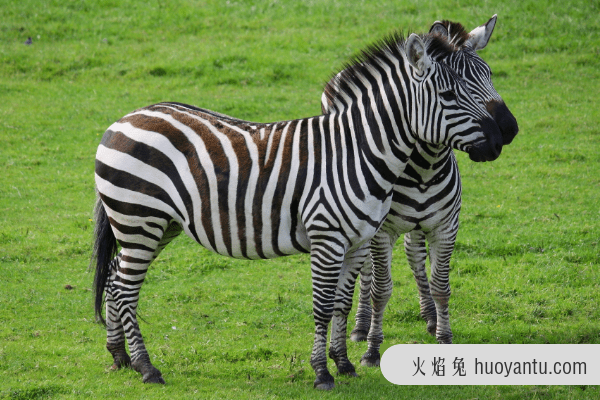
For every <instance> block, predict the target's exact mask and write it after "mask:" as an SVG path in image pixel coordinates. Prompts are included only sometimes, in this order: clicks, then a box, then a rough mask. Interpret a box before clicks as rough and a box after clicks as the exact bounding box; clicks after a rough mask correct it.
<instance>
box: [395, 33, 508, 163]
mask: <svg viewBox="0 0 600 400" xmlns="http://www.w3.org/2000/svg"><path fill="white" fill-rule="evenodd" d="M404 50H405V53H406V59H405V60H406V62H407V63H408V64H410V68H408V72H409V73H410V74H411V78H412V79H411V88H412V90H411V91H412V100H413V101H414V102H415V104H413V105H412V107H411V110H409V115H410V116H411V123H410V125H411V128H412V132H413V135H414V136H415V137H416V139H418V140H423V141H424V142H426V143H430V144H433V145H446V146H449V147H452V148H454V149H457V150H461V151H464V152H466V153H468V154H469V158H470V159H471V160H473V161H477V162H480V161H493V160H495V159H496V158H498V156H499V155H500V153H501V152H502V145H503V140H502V134H501V132H500V129H499V127H498V125H497V124H496V122H495V121H494V120H493V119H492V117H491V115H490V114H489V112H488V111H487V110H486V109H485V108H484V107H483V106H482V105H481V104H480V103H479V102H478V101H477V100H476V99H475V98H474V97H473V96H472V95H471V92H470V91H469V89H468V87H467V86H466V84H465V82H464V80H463V79H462V78H461V77H460V76H459V75H458V74H457V73H456V72H455V71H454V70H453V69H452V68H450V66H448V65H447V64H445V63H443V62H441V61H442V60H443V59H445V58H447V57H449V56H450V55H451V54H452V53H453V52H455V51H456V50H454V49H452V50H449V43H448V42H447V41H445V40H440V39H439V37H438V36H437V35H433V36H432V35H425V36H419V35H416V34H414V33H413V34H412V35H411V36H410V37H409V38H408V40H407V41H406V43H405V45H404Z"/></svg>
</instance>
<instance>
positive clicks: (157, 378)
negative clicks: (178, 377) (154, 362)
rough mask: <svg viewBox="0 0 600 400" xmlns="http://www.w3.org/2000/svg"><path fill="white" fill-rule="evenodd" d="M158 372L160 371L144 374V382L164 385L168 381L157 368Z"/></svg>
mask: <svg viewBox="0 0 600 400" xmlns="http://www.w3.org/2000/svg"><path fill="white" fill-rule="evenodd" d="M156 372H158V374H148V375H144V377H143V381H144V383H160V384H161V385H164V384H165V383H166V382H165V380H164V379H163V377H162V375H161V373H160V371H159V370H156Z"/></svg>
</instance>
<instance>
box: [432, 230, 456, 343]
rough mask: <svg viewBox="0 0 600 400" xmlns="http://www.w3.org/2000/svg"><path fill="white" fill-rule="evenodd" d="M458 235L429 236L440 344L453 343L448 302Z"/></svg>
mask: <svg viewBox="0 0 600 400" xmlns="http://www.w3.org/2000/svg"><path fill="white" fill-rule="evenodd" d="M455 240H456V233H450V234H439V233H438V234H436V233H434V232H432V233H431V234H430V235H428V238H427V241H428V242H429V259H430V261H431V284H430V285H431V296H432V297H433V301H434V302H435V308H436V310H437V329H436V334H435V336H436V338H437V340H438V342H439V343H448V344H449V343H452V330H451V329H450V315H449V313H448V301H449V300H450V258H451V257H452V251H453V250H454V242H455Z"/></svg>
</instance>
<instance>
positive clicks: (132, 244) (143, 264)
mask: <svg viewBox="0 0 600 400" xmlns="http://www.w3.org/2000/svg"><path fill="white" fill-rule="evenodd" d="M156 226H157V224H152V228H153V229H152V233H149V232H147V231H146V233H147V235H146V238H148V236H149V235H152V239H153V240H149V239H148V240H145V244H144V245H142V244H139V243H136V241H137V242H139V235H140V234H141V233H142V231H143V230H142V228H136V229H135V232H136V237H128V236H129V235H131V236H133V235H132V234H122V235H121V236H123V237H124V238H123V239H121V245H122V246H123V248H122V250H121V259H120V263H119V265H118V267H117V273H116V276H115V279H114V280H113V281H112V282H111V285H110V288H109V289H107V291H110V293H111V296H112V297H113V299H114V300H115V304H116V310H117V313H118V315H119V316H120V319H121V324H122V326H123V327H124V328H125V329H124V331H125V336H126V338H127V343H128V345H129V350H130V352H131V368H133V369H134V370H135V371H137V372H139V373H140V374H142V379H143V382H144V383H161V384H164V383H165V381H164V379H163V377H162V374H161V372H160V371H159V370H158V369H157V368H156V367H154V366H153V365H152V362H151V361H150V356H149V354H148V351H147V350H146V346H145V345H144V340H143V338H142V334H141V331H140V327H139V324H138V321H137V318H136V313H137V305H138V300H139V293H140V289H141V287H142V284H143V282H144V278H145V276H146V272H147V270H148V267H149V266H150V264H151V263H152V261H153V260H154V259H155V258H156V257H157V256H158V254H159V253H160V252H161V251H162V250H163V249H164V248H165V246H166V245H167V244H169V242H171V240H173V239H174V238H175V237H176V236H177V235H179V233H180V232H181V227H180V226H179V225H177V224H175V223H173V224H171V225H170V226H169V229H167V230H166V231H164V233H163V231H162V229H160V228H156ZM159 229H160V236H159V235H156V234H157V233H159V232H156V231H157V230H159ZM133 231H134V230H133V229H132V232H133ZM128 239H129V240H128ZM136 239H137V240H136Z"/></svg>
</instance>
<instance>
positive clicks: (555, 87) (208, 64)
mask: <svg viewBox="0 0 600 400" xmlns="http://www.w3.org/2000/svg"><path fill="white" fill-rule="evenodd" d="M568 3H569V4H568V7H565V2H559V1H549V2H544V3H543V4H542V3H541V2H536V1H532V0H530V1H518V2H517V1H510V2H503V3H502V4H488V3H485V2H463V1H435V0H432V1H429V2H417V1H406V0H404V1H393V2H392V1H389V2H388V1H378V2H360V3H356V4H352V6H349V5H348V3H347V2H341V1H340V2H336V1H328V2H325V1H314V2H303V3H297V2H292V1H285V0H280V1H268V2H267V1H241V2H234V1H231V2H229V3H227V2H216V1H209V2H202V3H199V2H192V1H183V0H181V1H171V2H162V1H149V2H138V1H121V2H116V1H110V0H107V1H97V2H86V1H68V2H64V1H62V2H58V1H45V2H40V1H33V0H23V1H20V2H10V3H8V2H3V3H2V6H1V7H0V66H1V67H0V273H1V276H2V289H1V290H0V310H1V311H0V380H1V382H2V384H0V398H14V399H34V398H35V399H39V398H109V397H111V398H112V397H130V398H186V399H187V398H322V397H328V398H364V397H366V396H369V397H371V398H391V397H401V398H459V399H462V398H486V399H487V398H490V399H500V398H501V399H521V398H544V399H564V398H573V399H575V398H576V399H580V398H581V399H585V398H597V397H598V396H599V388H598V387H597V386H581V387H580V386H542V387H540V386H514V387H511V386H465V387H439V386H430V387H420V386H408V387H400V386H394V385H392V384H390V383H388V382H387V381H386V380H385V379H384V378H383V377H382V375H381V373H380V371H379V369H367V368H363V367H360V366H358V373H359V378H354V379H350V378H343V377H338V378H336V382H337V385H336V389H335V390H334V391H333V392H331V393H319V392H316V391H314V390H313V389H312V382H313V379H314V374H313V372H312V369H311V368H310V366H309V365H308V359H309V357H310V351H311V346H312V340H313V322H312V315H311V300H310V299H311V290H310V272H309V268H308V263H309V260H308V257H307V256H305V255H300V256H295V257H288V258H283V259H278V260H271V261H256V262H243V261H236V260H231V259H227V258H223V257H220V256H216V255H214V254H212V253H209V252H208V251H206V250H204V249H201V248H199V247H198V246H197V245H195V244H194V243H193V242H192V241H191V240H189V239H188V238H185V237H180V238H178V239H177V240H176V241H174V242H173V243H172V244H171V245H170V246H169V248H168V249H167V250H166V251H165V252H163V254H161V257H160V258H159V259H158V260H157V262H156V263H155V264H154V265H153V266H152V269H151V272H150V273H149V275H148V278H147V282H146V284H145V285H144V288H143V290H142V296H141V304H140V314H141V317H142V318H143V320H144V321H145V323H144V322H142V326H141V327H142V331H143V333H144V337H145V339H146V342H147V345H148V348H149V351H150V354H151V355H152V357H153V362H155V364H156V365H157V367H158V368H160V369H161V370H162V372H163V375H164V376H165V379H166V380H167V383H168V384H167V385H166V386H164V387H163V386H160V387H159V386H154V385H150V386H148V385H143V384H142V383H141V379H140V376H139V375H138V374H137V373H135V372H133V371H131V370H123V371H119V372H109V371H108V369H107V365H108V364H109V363H110V356H109V354H108V352H107V351H106V350H105V348H104V345H105V334H104V331H103V329H102V328H101V327H99V326H98V325H97V324H96V323H94V322H93V311H92V300H91V292H90V288H91V281H92V275H91V273H90V272H89V271H88V270H87V265H88V257H89V254H90V250H91V241H92V237H91V235H92V230H93V226H92V222H91V221H90V218H91V217H92V208H93V202H94V196H95V194H94V183H93V166H94V155H95V151H96V147H97V145H98V143H99V140H100V137H101V135H102V133H103V132H104V130H105V129H106V128H107V127H108V126H109V125H110V124H111V123H112V122H114V121H115V120H116V119H118V118H120V117H121V116H123V115H124V114H125V113H127V112H129V111H131V110H134V109H136V108H139V107H141V106H145V105H148V104H151V103H154V102H159V101H165V100H172V101H180V102H186V103H190V104H194V105H197V106H201V107H206V108H210V109H214V110H216V111H220V112H224V113H227V114H230V115H234V116H236V117H240V118H245V119H250V120H256V121H274V120H281V119H291V118H298V117H304V116H309V115H315V114H317V113H318V111H319V109H320V106H319V102H320V94H321V90H322V86H323V84H324V83H325V82H326V81H327V80H328V79H329V77H330V76H331V74H332V73H334V72H335V71H336V69H338V68H340V67H341V66H342V65H343V62H344V60H346V59H347V58H348V57H349V56H351V55H352V54H354V53H356V52H357V51H358V50H359V49H360V48H362V47H364V46H365V45H366V44H368V43H371V42H372V41H374V40H377V39H378V38H381V37H382V36H383V35H385V34H386V33H389V32H391V31H392V30H393V29H397V28H403V29H404V30H405V31H409V29H410V30H413V31H425V30H427V29H428V28H429V26H430V25H431V23H432V22H433V21H435V20H438V19H451V20H454V21H460V22H462V23H463V24H464V25H465V26H467V27H468V28H469V29H471V28H473V27H475V26H477V25H480V24H482V23H483V22H485V21H487V19H488V18H489V17H491V15H493V14H495V13H498V15H499V17H498V25H497V27H496V30H495V32H494V35H493V37H492V40H491V43H490V44H489V45H488V48H486V49H485V50H484V51H482V52H481V54H482V56H483V57H484V59H485V60H486V61H488V63H489V65H490V66H491V68H492V70H493V72H494V84H495V86H496V88H497V90H498V92H499V93H500V94H501V95H502V96H503V98H504V99H505V101H506V102H507V104H508V106H509V107H510V109H511V111H512V112H513V113H514V115H515V116H516V117H517V120H518V121H519V126H520V128H521V130H520V133H519V135H518V136H517V138H516V139H515V141H514V143H513V144H511V145H510V146H508V147H506V148H505V149H504V151H503V154H502V156H501V157H500V158H499V159H498V160H497V161H495V162H493V163H485V164H475V163H471V162H469V160H468V159H467V158H466V157H465V156H464V155H463V154H459V155H458V158H459V163H460V168H461V173H462V179H463V185H464V190H463V211H462V213H461V230H460V233H459V237H458V243H457V248H456V252H455V255H454V257H453V260H452V264H451V266H452V272H451V285H452V289H453V296H452V299H451V318H452V319H451V322H452V326H453V331H454V339H455V342H456V343H596V344H597V343H600V324H599V323H598V321H599V317H600V311H599V309H598V306H597V305H598V304H600V291H599V290H598V289H599V288H598V285H599V283H598V282H600V273H599V271H598V265H599V248H598V238H599V237H600V223H599V222H600V221H599V217H600V214H599V208H598V200H597V199H598V198H599V195H600V178H599V177H600V170H599V169H600V168H599V166H600V163H599V161H600V155H599V153H598V148H599V145H600V128H599V127H598V121H600V111H599V109H598V107H597V101H596V98H597V94H598V93H599V92H600V79H599V78H600V61H599V60H600V57H599V54H600V22H598V19H597V18H596V16H597V15H598V9H599V7H600V5H599V4H598V2H597V1H572V2H568ZM27 37H32V39H33V45H31V46H26V45H24V44H23V42H25V40H26V39H27ZM393 277H394V284H395V289H394V295H393V298H392V300H391V302H390V304H389V309H388V310H387V313H386V320H385V326H384V329H385V334H386V341H385V343H384V346H383V349H385V348H387V347H389V346H391V345H393V344H397V343H412V342H417V343H433V342H434V339H433V338H432V337H430V336H428V335H427V334H426V332H425V327H424V323H423V322H421V321H420V320H419V318H418V315H417V311H418V299H417V294H416V290H415V286H414V283H413V281H412V277H411V274H410V270H409V268H408V266H407V263H406V261H405V257H404V254H403V251H402V249H401V246H397V248H396V250H395V258H394V265H393ZM364 350H365V345H364V344H355V343H350V344H349V352H350V357H351V360H353V361H355V363H357V364H358V360H359V358H360V356H361V355H362V353H363V352H364Z"/></svg>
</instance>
